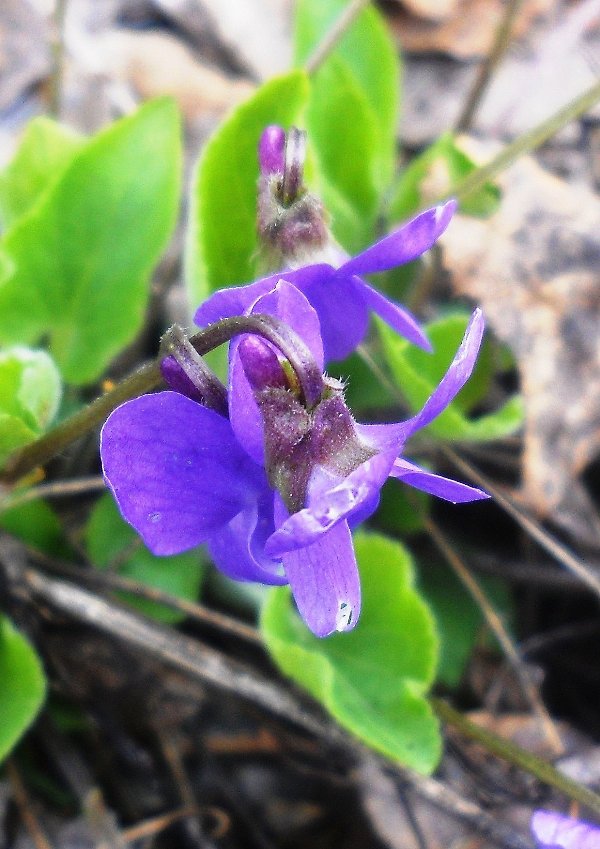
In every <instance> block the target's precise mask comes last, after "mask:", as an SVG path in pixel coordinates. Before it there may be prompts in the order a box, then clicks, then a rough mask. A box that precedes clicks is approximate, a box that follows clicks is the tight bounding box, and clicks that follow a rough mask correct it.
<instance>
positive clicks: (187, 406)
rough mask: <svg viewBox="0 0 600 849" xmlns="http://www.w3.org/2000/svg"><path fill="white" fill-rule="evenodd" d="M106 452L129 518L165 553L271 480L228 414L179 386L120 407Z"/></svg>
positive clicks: (207, 529) (221, 519) (206, 529)
mask: <svg viewBox="0 0 600 849" xmlns="http://www.w3.org/2000/svg"><path fill="white" fill-rule="evenodd" d="M100 452H101V455H102V463H103V469H104V475H105V478H106V480H107V483H108V485H109V486H110V488H111V490H112V492H113V494H114V496H115V499H116V501H117V504H118V505H119V509H120V510H121V513H122V514H123V517H124V518H125V519H126V521H127V522H129V523H130V524H131V525H133V527H134V528H135V529H136V530H137V531H138V533H139V534H140V535H141V537H142V538H143V540H144V542H145V543H146V545H147V546H148V548H149V549H150V550H151V551H152V552H153V553H154V554H159V555H167V554H178V553H179V552H182V551H186V550H187V549H189V548H193V547H194V546H196V545H198V544H199V543H200V542H203V541H204V540H205V539H206V538H207V537H208V536H209V535H210V534H211V533H213V532H214V531H215V530H216V529H217V528H219V527H220V526H221V525H223V524H225V523H227V522H229V521H230V520H231V519H232V518H233V517H234V516H235V515H236V514H237V513H238V512H239V511H240V510H242V509H243V508H244V507H245V506H247V505H248V504H249V503H251V502H252V498H253V492H254V491H256V490H257V488H260V487H261V486H262V485H263V483H262V482H263V481H265V475H264V471H263V470H262V469H260V467H258V466H257V465H256V464H255V463H253V462H252V461H251V460H250V459H249V458H248V457H247V455H246V454H245V452H244V451H243V450H242V449H241V447H240V446H239V445H238V444H237V441H236V439H235V436H234V434H233V431H232V429H231V426H230V424H229V422H228V421H227V419H225V418H223V417H222V416H220V415H218V413H215V412H214V411H213V410H209V409H207V408H206V407H202V406H200V405H199V404H196V403H195V402H194V401H191V400H190V399H189V398H186V397H185V396H184V395H179V394H178V393H176V392H159V393H157V394H155V395H143V396H141V397H140V398H135V399H134V400H132V401H128V402H127V403H125V404H122V405H121V406H120V407H117V409H116V410H115V411H114V412H113V413H112V414H111V415H110V416H109V418H108V420H107V421H106V423H105V425H104V427H103V428H102V433H101V436H100Z"/></svg>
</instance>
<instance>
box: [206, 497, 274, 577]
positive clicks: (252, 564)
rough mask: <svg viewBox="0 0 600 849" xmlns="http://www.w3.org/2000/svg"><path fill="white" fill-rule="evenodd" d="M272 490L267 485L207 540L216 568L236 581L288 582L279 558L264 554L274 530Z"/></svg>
mask: <svg viewBox="0 0 600 849" xmlns="http://www.w3.org/2000/svg"><path fill="white" fill-rule="evenodd" d="M272 502H273V493H272V492H271V491H270V490H269V489H268V488H267V491H266V492H265V493H264V495H263V497H262V498H261V499H260V500H257V501H256V503H255V504H253V505H252V506H251V507H248V508H247V509H246V510H243V511H242V512H241V513H238V515H237V516H234V518H233V519H232V520H231V521H230V522H229V523H228V524H227V525H224V526H223V527H222V528H220V529H219V530H218V531H216V533H214V534H213V535H212V536H211V537H210V538H209V539H208V550H209V552H210V555H211V557H212V559H213V561H214V563H215V565H216V567H217V568H218V569H220V570H221V572H223V573H224V574H225V575H227V576H228V577H229V578H233V579H234V580H236V581H258V582H259V583H261V584H287V578H286V577H285V573H284V570H283V564H282V562H281V561H280V560H273V559H271V558H270V557H267V556H266V555H265V553H264V544H265V540H266V539H267V537H268V536H269V535H270V534H271V533H272V531H273V527H274V526H273V507H272Z"/></svg>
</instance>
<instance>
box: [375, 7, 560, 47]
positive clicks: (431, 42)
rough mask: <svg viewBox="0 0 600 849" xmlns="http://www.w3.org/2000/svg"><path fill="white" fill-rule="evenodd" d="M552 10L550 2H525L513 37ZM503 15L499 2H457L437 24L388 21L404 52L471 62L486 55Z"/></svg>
mask: <svg viewBox="0 0 600 849" xmlns="http://www.w3.org/2000/svg"><path fill="white" fill-rule="evenodd" d="M552 6H553V0H527V2H526V3H524V4H523V7H522V9H521V11H520V13H519V15H518V16H517V19H516V22H515V25H514V29H513V32H514V34H515V36H516V37H519V36H521V35H523V34H524V33H525V32H527V30H528V29H529V27H530V26H531V25H532V24H533V23H534V21H535V20H536V19H537V18H538V17H540V16H541V15H543V14H544V13H545V12H548V10H549V9H551V8H552ZM504 11H505V6H504V3H503V2H502V0H459V3H458V4H457V8H456V11H455V12H454V14H453V15H452V16H451V17H449V18H445V17H444V18H443V19H441V21H437V22H436V21H435V20H424V19H423V18H419V17H416V16H414V15H411V14H410V13H408V12H405V11H404V12H403V11H400V12H399V13H397V14H393V15H392V16H391V18H390V21H391V25H392V28H393V30H394V32H395V33H396V35H397V37H398V40H399V41H400V44H401V45H402V47H403V48H404V50H407V51H409V52H414V53H426V52H427V53H437V52H441V53H448V54H450V55H451V56H455V57H456V58H459V59H471V58H475V57H482V56H485V55H487V53H489V50H490V47H491V45H492V41H493V38H494V32H495V30H496V27H497V26H498V25H499V23H500V22H501V20H502V17H503V15H504Z"/></svg>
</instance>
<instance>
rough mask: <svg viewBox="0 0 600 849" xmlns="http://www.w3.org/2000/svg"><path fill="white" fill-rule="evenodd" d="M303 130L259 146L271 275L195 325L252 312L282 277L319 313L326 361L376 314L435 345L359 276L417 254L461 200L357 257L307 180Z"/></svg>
mask: <svg viewBox="0 0 600 849" xmlns="http://www.w3.org/2000/svg"><path fill="white" fill-rule="evenodd" d="M299 138H303V135H302V134H301V133H300V132H299V131H298V130H295V129H292V130H290V131H289V133H288V134H287V135H286V134H285V133H284V131H283V130H282V129H281V127H267V129H266V130H265V131H264V133H263V135H262V138H261V141H260V145H259V161H260V166H261V177H260V182H259V200H258V232H259V238H260V242H261V244H262V246H263V249H264V251H265V252H266V256H267V257H268V264H269V266H270V268H278V269H281V270H279V271H278V272H277V273H276V274H271V275H269V276H267V277H264V278H262V279H260V280H257V281H255V282H254V283H250V284H248V285H246V286H237V287H230V288H228V289H222V290H220V291H219V292H216V293H215V294H214V295H213V296H212V297H210V298H208V300H207V301H205V302H204V303H203V304H202V305H201V306H200V308H199V309H198V311H197V313H196V316H195V319H194V320H195V322H196V324H198V325H199V326H200V327H206V325H208V324H210V323H211V322H214V321H218V320H219V319H221V318H225V317H227V316H233V315H242V314H244V313H245V312H247V311H248V309H249V308H250V307H251V305H252V304H253V303H254V301H255V300H256V299H257V298H259V297H260V296H261V295H264V294H266V293H267V292H269V291H271V290H272V289H273V287H274V286H275V285H276V283H277V282H278V281H279V280H280V279H283V280H286V281H287V282H288V283H291V284H293V285H294V286H295V287H296V288H297V289H299V290H300V291H301V292H302V293H303V294H304V296H305V297H306V298H307V300H308V301H309V303H310V304H311V306H312V307H313V308H314V309H315V310H316V312H317V315H318V317H319V322H320V325H321V333H322V337H323V345H324V349H325V359H326V361H327V362H329V361H330V360H343V359H345V357H347V356H348V355H349V354H351V353H352V351H354V350H355V348H356V347H357V346H358V345H359V344H360V343H361V342H362V340H363V338H364V336H365V334H366V332H367V328H368V323H369V316H370V314H371V313H372V312H373V313H375V314H376V315H378V316H379V317H380V318H381V319H383V321H385V322H386V323H387V324H389V325H390V327H392V328H393V329H394V330H395V331H396V332H397V333H399V334H400V335H401V336H404V337H405V338H406V339H408V340H409V341H410V342H412V343H414V344H415V345H418V346H419V347H420V348H424V349H425V350H430V345H429V342H428V341H427V338H426V336H425V334H424V333H423V331H422V330H421V328H420V327H419V324H418V322H417V320H416V319H415V317H414V316H413V315H411V313H410V312H409V311H408V310H407V309H405V308H404V307H403V306H401V305H400V304H398V303H396V302H395V301H392V300H390V299H389V298H387V297H385V296H384V295H382V294H381V292H379V291H378V290H377V289H375V288H374V287H373V286H370V285H369V284H368V283H366V282H365V281H364V280H363V279H362V277H361V275H363V274H371V273H376V272H380V271H389V270H390V269H392V268H396V267H398V266H400V265H405V264H406V263H408V262H412V260H414V259H417V258H418V257H420V256H421V255H422V254H424V253H425V251H427V250H429V248H430V247H431V246H432V245H433V244H434V243H435V242H436V240H437V239H438V238H439V236H441V234H442V233H443V232H444V230H445V229H446V227H447V226H448V224H449V223H450V220H451V218H452V215H453V214H454V211H455V209H456V202H455V201H453V200H450V201H448V202H447V203H445V204H441V205H440V206H435V207H433V208H432V209H428V210H426V211H425V212H422V213H421V214H420V215H417V216H416V217H415V218H413V219H412V220H411V221H408V222H407V223H406V224H403V225H402V226H401V227H399V228H398V229H397V230H395V231H394V232H393V233H391V234H390V235H389V236H386V237H385V238H383V239H381V240H380V241H379V242H377V243H376V244H374V245H372V246H371V247H369V248H367V249H366V250H365V251H362V253H360V254H357V256H355V257H353V258H351V257H349V256H348V255H347V254H346V253H345V251H343V250H342V248H341V247H340V246H339V245H338V244H337V243H336V242H335V240H334V239H333V236H332V235H331V234H330V232H329V230H328V228H327V221H326V218H325V213H324V210H323V207H322V204H321V202H320V201H319V200H318V198H316V197H315V196H314V195H313V194H311V193H310V192H309V191H308V190H307V189H306V187H305V186H304V184H303V181H302V171H303V166H304V158H303V157H304V145H303V142H300V141H299Z"/></svg>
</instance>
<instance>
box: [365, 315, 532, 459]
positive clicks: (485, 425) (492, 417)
mask: <svg viewBox="0 0 600 849" xmlns="http://www.w3.org/2000/svg"><path fill="white" fill-rule="evenodd" d="M467 322H468V316H466V315H450V316H446V317H444V318H442V319H440V320H439V321H436V322H433V323H432V324H429V325H428V326H427V327H426V332H427V335H428V336H429V339H430V341H431V343H432V345H433V353H432V354H429V353H427V352H426V351H422V350H420V349H419V348H416V347H415V346H414V345H410V343H408V342H407V341H406V340H405V339H402V338H401V337H400V336H398V335H397V334H396V333H394V332H393V331H392V330H391V329H390V328H388V327H387V326H385V325H384V324H383V323H382V322H379V321H378V322H377V325H378V328H379V332H380V335H381V339H382V341H383V347H384V351H385V355H386V359H387V362H388V365H389V367H390V370H391V372H392V374H393V376H394V378H395V380H396V383H397V384H398V387H399V388H400V390H401V392H402V394H403V395H404V397H405V398H406V400H407V401H408V404H409V406H410V408H411V410H412V411H413V412H415V413H416V412H418V411H419V410H420V409H421V407H422V406H423V404H424V403H425V402H426V401H427V399H428V398H429V396H430V395H431V393H432V392H433V391H434V389H435V388H436V386H437V385H438V383H439V381H440V380H441V378H442V377H443V375H444V374H445V372H446V369H447V368H448V366H449V365H450V362H451V361H452V358H453V357H454V354H455V353H456V350H457V348H458V345H459V343H460V340H461V339H462V336H463V333H464V331H465V328H466V326H467ZM489 380H490V366H489V360H488V359H487V356H486V355H485V354H484V355H483V356H482V360H481V365H479V364H478V365H477V366H476V367H475V371H474V372H473V375H472V377H471V381H473V383H474V385H473V387H470V388H468V389H467V387H465V389H463V390H461V392H460V393H459V394H458V395H457V397H456V398H455V399H454V400H453V401H452V402H451V403H450V404H449V405H448V407H447V408H446V409H445V410H444V412H443V413H441V414H440V415H439V416H438V417H437V418H436V419H434V421H433V422H431V424H429V425H427V428H426V430H427V432H428V433H430V434H432V435H434V436H437V437H439V438H440V439H447V440H463V441H471V442H488V441H490V440H492V439H500V438H502V437H504V436H508V435H509V434H511V433H514V432H515V430H517V429H518V428H519V427H520V426H521V424H522V423H523V401H522V398H521V397H520V396H519V395H516V396H514V397H513V398H510V399H509V400H508V401H507V402H506V403H505V404H504V405H503V406H502V407H501V408H500V409H499V410H497V411H495V412H493V413H487V414H486V415H483V416H480V417H479V418H477V419H470V418H467V417H466V416H465V411H466V410H469V409H470V408H471V406H472V405H473V403H474V402H476V401H479V400H480V399H481V397H482V394H485V391H484V392H482V388H484V387H485V389H487V386H489Z"/></svg>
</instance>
